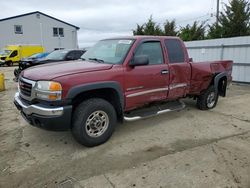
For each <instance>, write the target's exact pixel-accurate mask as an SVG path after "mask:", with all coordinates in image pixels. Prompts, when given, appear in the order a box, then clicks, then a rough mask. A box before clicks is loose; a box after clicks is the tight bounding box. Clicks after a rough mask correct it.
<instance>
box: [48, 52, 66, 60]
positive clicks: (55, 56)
mask: <svg viewBox="0 0 250 188" xmlns="http://www.w3.org/2000/svg"><path fill="white" fill-rule="evenodd" d="M67 53H68V51H67V50H56V51H53V52H51V53H50V54H49V55H47V56H46V59H50V60H63V59H64V57H65V55H66V54H67Z"/></svg>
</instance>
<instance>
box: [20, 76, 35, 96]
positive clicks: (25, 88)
mask: <svg viewBox="0 0 250 188" xmlns="http://www.w3.org/2000/svg"><path fill="white" fill-rule="evenodd" d="M19 88H20V92H21V94H22V95H25V96H28V97H30V96H31V91H32V84H31V83H28V82H25V81H24V80H23V79H20V80H19Z"/></svg>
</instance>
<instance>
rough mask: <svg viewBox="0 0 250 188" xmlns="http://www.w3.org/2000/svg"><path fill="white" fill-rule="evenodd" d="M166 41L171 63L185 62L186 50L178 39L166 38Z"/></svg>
mask: <svg viewBox="0 0 250 188" xmlns="http://www.w3.org/2000/svg"><path fill="white" fill-rule="evenodd" d="M164 43H165V46H166V48H167V52H168V58H169V63H183V62H185V55H184V50H183V47H182V45H181V42H180V41H179V40H178V39H166V40H165V42H164Z"/></svg>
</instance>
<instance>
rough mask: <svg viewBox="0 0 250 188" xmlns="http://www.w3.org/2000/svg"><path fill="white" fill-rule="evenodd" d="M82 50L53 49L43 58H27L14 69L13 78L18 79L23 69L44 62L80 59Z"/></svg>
mask: <svg viewBox="0 0 250 188" xmlns="http://www.w3.org/2000/svg"><path fill="white" fill-rule="evenodd" d="M84 52H85V50H55V51H53V52H51V53H50V54H48V55H47V56H46V57H44V58H35V59H32V58H29V59H26V60H23V61H21V62H20V64H19V67H18V69H15V70H14V75H15V80H16V81H17V80H18V77H19V74H20V72H21V71H23V70H24V69H27V68H29V67H32V66H36V65H41V64H46V63H52V62H59V61H69V60H77V59H80V57H81V56H82V55H83V54H84Z"/></svg>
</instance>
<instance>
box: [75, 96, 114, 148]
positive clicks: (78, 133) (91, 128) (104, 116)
mask: <svg viewBox="0 0 250 188" xmlns="http://www.w3.org/2000/svg"><path fill="white" fill-rule="evenodd" d="M116 123H117V116H116V111H115V109H114V107H113V106H112V105H111V104H110V103H109V102H107V101H106V100H104V99H101V98H92V99H88V100H86V101H83V102H82V103H81V104H79V105H78V106H77V107H76V109H75V111H74V114H73V126H72V134H73V136H74V138H75V139H76V140H77V141H78V142H79V143H80V144H82V145H84V146H87V147H93V146H97V145H100V144H102V143H104V142H106V141H107V140H108V139H109V138H110V137H111V136H112V133H113V132H114V129H115V126H116ZM97 129H98V130H97Z"/></svg>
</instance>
